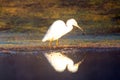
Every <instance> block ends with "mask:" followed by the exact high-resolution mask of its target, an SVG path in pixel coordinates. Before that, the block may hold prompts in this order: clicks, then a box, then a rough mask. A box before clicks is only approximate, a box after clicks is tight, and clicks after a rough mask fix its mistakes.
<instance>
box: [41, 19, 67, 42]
mask: <svg viewBox="0 0 120 80" xmlns="http://www.w3.org/2000/svg"><path fill="white" fill-rule="evenodd" d="M65 30H66V24H65V23H64V21H62V20H57V21H55V22H54V23H53V24H52V25H51V26H50V28H49V29H48V31H47V33H46V34H45V36H44V38H43V39H42V41H43V42H44V41H47V40H51V39H52V40H56V39H58V38H60V37H61V36H62V35H64V32H65Z"/></svg>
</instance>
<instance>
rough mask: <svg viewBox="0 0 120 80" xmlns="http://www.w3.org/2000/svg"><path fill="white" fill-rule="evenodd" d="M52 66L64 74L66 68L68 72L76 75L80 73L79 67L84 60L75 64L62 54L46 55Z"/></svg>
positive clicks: (52, 53)
mask: <svg viewBox="0 0 120 80" xmlns="http://www.w3.org/2000/svg"><path fill="white" fill-rule="evenodd" d="M44 55H45V57H46V58H47V60H48V61H49V63H50V64H51V66H52V67H53V68H54V69H55V70H56V71H58V72H63V71H64V70H65V69H66V68H67V69H68V71H70V72H72V73H75V72H77V71H78V67H79V65H80V64H81V63H82V62H83V60H81V61H79V62H78V63H76V64H74V62H73V60H72V59H70V58H68V57H67V56H65V55H63V54H62V53H60V52H57V53H56V52H51V53H45V54H44Z"/></svg>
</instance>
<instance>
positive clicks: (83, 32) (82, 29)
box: [76, 25, 86, 34]
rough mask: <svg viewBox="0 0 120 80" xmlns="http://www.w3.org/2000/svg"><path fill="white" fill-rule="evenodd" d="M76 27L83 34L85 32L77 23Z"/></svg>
mask: <svg viewBox="0 0 120 80" xmlns="http://www.w3.org/2000/svg"><path fill="white" fill-rule="evenodd" d="M76 27H77V28H78V29H80V30H81V31H82V32H83V34H86V33H85V32H84V30H83V29H82V28H81V27H80V26H79V25H77V26H76Z"/></svg>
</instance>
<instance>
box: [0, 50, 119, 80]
mask: <svg viewBox="0 0 120 80" xmlns="http://www.w3.org/2000/svg"><path fill="white" fill-rule="evenodd" d="M52 51H56V52H62V53H65V54H66V55H67V56H69V57H70V58H72V59H73V60H74V61H76V62H77V61H78V60H81V59H83V58H84V62H83V63H82V64H81V65H80V66H79V70H78V72H76V73H70V72H68V71H67V70H66V71H64V72H61V73H59V72H56V71H55V70H54V69H53V68H52V67H51V65H50V64H49V63H48V61H47V59H46V58H45V57H44V55H43V53H45V52H52ZM0 80H120V49H119V48H68V49H58V50H47V51H46V50H32V51H31V50H26V51H25V50H13V51H12V50H11V52H9V53H2V51H1V52H0Z"/></svg>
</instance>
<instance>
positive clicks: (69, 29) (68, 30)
mask: <svg viewBox="0 0 120 80" xmlns="http://www.w3.org/2000/svg"><path fill="white" fill-rule="evenodd" d="M66 25H67V28H66V30H67V32H70V31H71V30H72V29H73V26H72V25H70V24H66Z"/></svg>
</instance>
